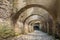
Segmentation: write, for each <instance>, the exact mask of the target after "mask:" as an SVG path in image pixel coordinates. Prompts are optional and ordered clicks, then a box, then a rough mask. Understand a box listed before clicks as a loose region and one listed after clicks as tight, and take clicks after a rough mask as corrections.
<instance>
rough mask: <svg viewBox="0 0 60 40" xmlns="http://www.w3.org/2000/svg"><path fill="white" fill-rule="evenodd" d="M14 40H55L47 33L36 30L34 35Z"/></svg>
mask: <svg viewBox="0 0 60 40" xmlns="http://www.w3.org/2000/svg"><path fill="white" fill-rule="evenodd" d="M14 40H54V38H53V37H52V36H50V35H48V34H47V33H44V32H42V31H37V30H35V31H34V32H33V33H29V34H27V35H22V36H19V37H16V39H14Z"/></svg>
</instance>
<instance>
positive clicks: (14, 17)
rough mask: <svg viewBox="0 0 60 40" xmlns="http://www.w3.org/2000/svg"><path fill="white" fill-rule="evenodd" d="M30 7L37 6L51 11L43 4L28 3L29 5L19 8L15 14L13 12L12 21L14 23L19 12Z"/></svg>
mask: <svg viewBox="0 0 60 40" xmlns="http://www.w3.org/2000/svg"><path fill="white" fill-rule="evenodd" d="M31 7H39V8H43V9H45V10H46V11H48V12H49V13H51V11H50V10H48V9H47V8H46V7H44V6H43V5H38V4H30V5H26V6H25V7H23V8H21V9H20V10H19V11H18V12H17V13H16V14H14V15H13V16H12V21H13V23H14V24H15V23H16V22H17V20H18V18H19V16H20V14H21V13H23V12H24V11H25V10H27V9H29V8H31Z"/></svg>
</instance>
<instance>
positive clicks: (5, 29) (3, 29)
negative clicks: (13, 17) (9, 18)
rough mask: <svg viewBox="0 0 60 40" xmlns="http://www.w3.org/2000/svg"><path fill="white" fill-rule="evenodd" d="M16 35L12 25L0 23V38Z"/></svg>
mask: <svg viewBox="0 0 60 40" xmlns="http://www.w3.org/2000/svg"><path fill="white" fill-rule="evenodd" d="M13 36H15V32H14V31H13V28H12V27H9V26H7V25H2V24H0V38H9V37H13Z"/></svg>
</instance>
